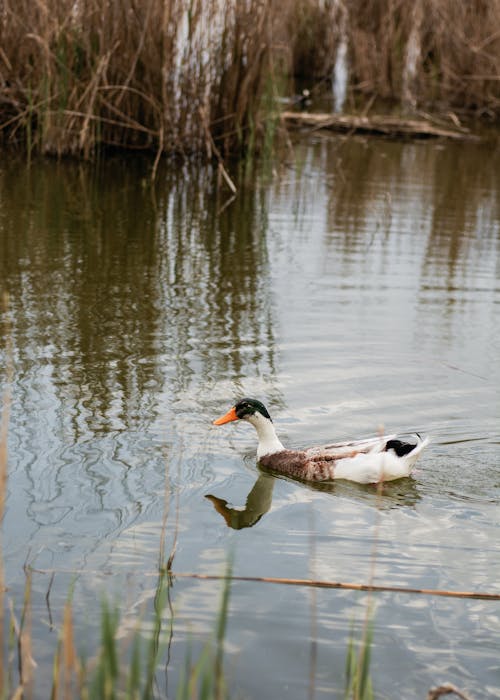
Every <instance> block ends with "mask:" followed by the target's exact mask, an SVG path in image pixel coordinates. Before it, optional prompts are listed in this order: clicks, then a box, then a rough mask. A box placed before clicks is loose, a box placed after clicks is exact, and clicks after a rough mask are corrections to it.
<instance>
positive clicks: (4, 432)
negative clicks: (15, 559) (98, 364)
mask: <svg viewBox="0 0 500 700" xmlns="http://www.w3.org/2000/svg"><path fill="white" fill-rule="evenodd" d="M2 306H3V309H2V310H3V312H4V314H5V318H6V332H5V338H6V343H5V388H4V392H3V397H2V412H1V420H0V643H1V645H2V648H1V649H0V693H2V691H3V688H4V687H5V673H4V654H3V650H4V649H5V644H4V639H5V619H4V609H5V608H4V606H5V599H4V594H5V571H4V565H3V541H2V524H3V518H4V514H5V497H6V493H7V436H8V431H9V418H10V405H11V401H12V380H13V377H14V361H13V349H12V330H11V328H10V323H9V316H8V313H9V297H8V294H7V293H6V292H5V293H4V295H3V299H2Z"/></svg>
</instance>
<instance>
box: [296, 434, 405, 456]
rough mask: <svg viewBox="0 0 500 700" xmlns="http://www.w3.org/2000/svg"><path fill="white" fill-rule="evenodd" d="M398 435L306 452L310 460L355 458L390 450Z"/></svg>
mask: <svg viewBox="0 0 500 700" xmlns="http://www.w3.org/2000/svg"><path fill="white" fill-rule="evenodd" d="M395 439H396V435H379V436H377V437H371V438H366V439H363V440H350V441H345V442H333V443H329V444H328V445H321V446H319V447H309V448H307V449H306V450H305V453H306V455H307V456H308V457H309V458H310V459H317V458H318V457H324V458H325V459H327V460H331V459H341V458H342V457H354V456H355V455H357V454H360V453H362V454H367V453H368V452H370V453H376V452H383V451H384V450H386V449H388V445H390V444H391V441H395Z"/></svg>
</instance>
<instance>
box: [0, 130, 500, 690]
mask: <svg viewBox="0 0 500 700" xmlns="http://www.w3.org/2000/svg"><path fill="white" fill-rule="evenodd" d="M498 158H499V153H498V151H497V150H496V148H494V147H491V146H483V145H477V144H452V143H436V142H426V143H406V144H402V143H396V142H389V141H383V140H378V139H373V140H363V139H356V138H351V139H344V138H334V137H326V136H320V135H318V136H317V137H315V138H313V139H311V138H309V139H308V140H305V139H301V140H300V141H299V142H298V143H295V144H294V145H293V152H291V153H290V159H289V161H288V163H287V164H284V165H276V170H275V171H269V169H268V170H267V171H266V172H262V173H260V174H258V175H256V176H254V177H253V178H248V177H247V179H246V180H245V181H243V180H238V179H237V175H236V174H235V175H234V177H235V180H237V184H238V194H237V196H236V197H235V198H234V199H231V194H230V192H229V191H228V190H227V188H225V185H224V183H223V182H222V183H220V182H219V181H218V178H217V173H216V172H213V171H212V170H210V169H207V168H197V167H195V166H183V165H178V164H175V163H170V164H163V166H162V168H161V169H160V171H159V175H158V178H157V181H156V183H155V185H154V187H152V186H151V185H150V182H149V179H148V176H149V168H150V164H149V163H145V162H143V161H140V160H136V159H132V158H130V157H123V158H119V157H116V158H115V157H113V158H111V159H110V160H108V161H106V162H104V163H102V164H100V165H99V166H98V167H95V168H91V167H89V166H86V165H79V164H75V163H72V162H61V163H54V162H45V163H32V164H31V167H29V168H28V167H26V166H25V165H24V164H23V163H21V162H18V161H16V160H12V159H11V160H9V159H7V158H4V159H3V161H2V163H1V164H0V246H1V247H0V266H1V267H0V269H1V274H2V287H3V289H5V290H8V292H9V297H10V298H9V307H8V313H7V312H5V310H3V311H2V320H3V321H2V325H1V348H2V366H5V360H6V356H7V355H6V345H7V339H8V338H9V337H10V338H11V339H12V343H13V358H14V380H13V385H12V410H11V420H10V427H9V438H8V439H9V479H8V494H7V503H6V515H5V521H4V534H3V558H4V565H5V578H6V584H7V586H8V591H7V593H6V600H5V605H6V607H7V606H8V605H9V604H12V605H13V606H14V610H15V611H16V615H18V616H19V615H20V611H21V608H22V599H23V590H24V586H25V579H26V575H27V572H29V571H31V587H32V598H31V609H32V613H31V615H32V617H31V625H32V632H31V634H32V637H33V642H32V644H33V649H32V653H33V657H34V659H35V661H36V662H37V664H38V668H37V670H36V679H37V680H36V686H35V693H34V696H35V697H40V698H46V697H48V693H49V690H50V684H51V673H52V669H51V663H52V661H51V660H52V657H53V654H54V650H55V648H56V645H57V640H58V634H59V629H60V625H61V620H62V614H63V607H64V603H65V601H66V600H67V598H68V595H69V590H70V587H71V586H72V585H74V592H73V610H74V615H75V625H76V629H77V640H78V644H79V648H80V649H83V650H86V651H87V653H89V651H91V650H92V649H93V648H94V647H95V644H96V640H97V639H98V637H99V626H100V610H101V601H102V599H103V598H104V596H106V597H108V598H109V599H112V600H116V601H117V602H118V603H119V605H120V608H121V615H122V617H121V624H120V634H121V635H122V636H123V637H124V638H126V637H127V634H129V632H130V630H131V629H134V628H135V626H136V624H137V620H138V619H142V620H143V624H144V626H145V627H147V626H148V624H149V617H148V614H149V613H148V611H149V610H150V609H151V606H152V604H153V601H154V595H155V586H156V583H157V577H158V564H159V561H161V557H164V558H167V557H168V556H169V555H172V556H173V563H172V568H173V571H174V574H175V572H177V573H178V574H182V573H184V574H186V573H200V574H211V575H220V574H223V573H224V572H225V570H226V566H227V562H228V560H229V559H231V558H232V562H233V563H232V567H233V574H234V575H236V576H252V577H287V578H313V579H319V580H324V581H338V582H349V583H370V582H373V583H375V584H377V585H389V586H399V587H401V588H405V587H412V588H436V589H437V588H438V589H444V590H451V591H478V592H488V593H497V594H499V593H500V509H499V506H498V501H499V497H500V460H499V451H500V450H499V446H500V397H499V393H500V362H499V359H500V283H499V273H500V169H499V168H498ZM8 319H10V321H9V322H8ZM2 382H3V384H4V385H5V372H4V371H2ZM245 395H247V396H253V397H256V398H259V399H261V400H262V401H264V403H265V404H266V405H267V406H268V409H269V411H270V413H271V415H272V416H273V419H274V422H275V424H276V427H277V430H278V432H279V434H280V437H281V438H282V441H283V442H285V443H286V444H287V445H292V446H299V445H308V444H309V445H310V444H321V443H322V442H326V441H331V440H332V439H339V440H340V439H344V438H355V437H363V436H368V435H372V434H376V433H378V432H379V431H380V430H381V429H385V430H387V431H390V432H399V431H402V432H408V431H415V430H416V431H419V432H420V433H422V434H425V435H429V436H430V437H431V444H430V445H429V447H428V448H427V449H426V450H425V452H424V453H423V455H422V457H421V459H420V461H419V463H418V465H417V466H418V469H417V470H416V472H415V474H414V475H413V476H412V477H411V478H408V479H403V480H400V481H397V482H393V483H391V484H388V485H386V486H384V488H383V490H382V492H381V493H377V490H376V489H375V488H374V487H372V486H358V485H356V484H350V483H348V482H340V481H339V482H336V483H335V484H334V485H332V486H330V487H329V488H324V487H323V488H311V487H308V486H306V485H304V484H301V483H297V482H294V481H291V480H288V479H284V478H274V477H272V476H270V475H266V474H261V473H260V472H259V470H258V468H257V466H256V461H255V448H256V436H255V433H254V431H253V430H252V428H251V427H250V426H248V425H244V424H234V423H233V424H230V425H226V426H222V427H214V426H213V425H212V420H213V419H214V418H216V417H218V416H219V415H221V414H222V413H224V412H225V411H226V410H227V409H228V408H229V407H230V406H231V405H232V404H233V403H234V400H235V399H237V398H239V397H241V396H245ZM207 496H211V497H212V498H207ZM247 499H248V502H247ZM245 504H246V507H245ZM228 525H229V526H230V527H228ZM222 588H223V584H222V583H221V582H220V581H218V580H198V579H193V578H186V577H182V576H177V577H175V576H174V579H173V585H172V587H171V589H170V602H171V611H170V609H168V610H167V611H166V612H165V615H164V625H165V634H166V636H167V638H168V649H167V648H165V650H164V652H162V656H161V666H160V669H159V671H158V674H157V683H156V689H155V692H156V694H157V696H158V697H175V694H176V687H177V684H178V680H179V673H180V671H181V668H182V667H183V665H184V663H185V659H186V654H187V653H188V648H192V650H193V654H194V656H196V654H197V653H198V652H199V650H200V649H201V647H202V645H203V644H204V643H205V642H206V641H207V639H209V638H210V635H211V634H212V632H213V630H214V629H215V625H216V620H217V612H218V610H219V605H220V599H221V592H222ZM367 610H369V611H371V612H370V613H369V614H370V615H371V617H372V624H373V651H372V665H371V674H372V682H373V686H374V689H375V695H376V697H378V698H391V699H392V698H425V697H426V694H427V691H428V690H429V688H430V687H432V686H435V685H439V684H440V683H443V682H451V683H453V684H455V685H456V686H458V687H459V688H461V689H462V690H463V691H465V692H467V693H469V694H470V695H471V697H473V698H475V699H476V700H477V699H479V698H500V653H499V652H500V642H499V632H500V603H499V602H498V601H497V602H495V601H491V600H477V599H472V600H467V599H459V598H447V597H436V596H424V595H416V594H415V595H410V594H407V593H403V592H383V593H373V594H371V595H369V594H368V593H366V592H362V591H353V590H324V589H310V588H305V587H303V586H284V585H278V584H268V583H258V582H245V581H235V582H234V583H233V584H232V585H231V588H230V603H229V616H228V621H227V631H226V639H225V657H224V673H225V677H226V679H227V683H228V687H229V691H230V693H231V695H232V696H234V697H243V698H281V697H287V698H288V700H294V699H295V698H297V699H299V698H301V699H302V698H304V697H309V698H314V697H316V698H321V697H327V696H328V697H335V698H341V697H343V696H344V684H345V680H344V667H345V659H346V651H347V646H348V643H349V639H350V638H354V639H355V640H358V639H359V638H360V637H361V634H362V630H363V627H364V624H365V619H366V615H367ZM6 614H7V616H8V615H9V613H8V612H7V613H6ZM171 614H172V618H171Z"/></svg>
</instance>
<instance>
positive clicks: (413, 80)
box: [0, 0, 500, 157]
mask: <svg viewBox="0 0 500 700" xmlns="http://www.w3.org/2000/svg"><path fill="white" fill-rule="evenodd" d="M498 27H500V0H415V1H414V2H411V3H409V2H407V1H406V0H352V1H351V2H345V0H324V1H323V2H321V1H320V0H285V2H277V0H247V1H246V2H237V1H236V0H229V1H228V2H225V1H224V0H121V1H120V2H118V1H117V0H107V1H106V2H101V0H1V2H0V134H2V135H3V140H4V141H5V142H7V143H18V142H22V143H23V145H25V146H26V147H27V149H28V152H32V151H33V150H35V151H38V152H41V153H48V154H57V155H61V154H67V153H68V154H79V155H83V156H84V157H90V156H91V155H93V154H94V153H95V151H96V148H97V147H99V146H101V145H114V146H119V147H127V148H134V149H147V150H154V151H156V153H157V154H158V155H159V154H160V153H162V152H172V151H176V152H200V151H203V150H204V151H205V152H206V153H207V154H208V155H209V156H212V155H216V156H219V155H224V154H227V153H228V152H234V151H236V150H241V149H244V148H246V147H250V148H252V149H254V148H255V147H257V146H259V145H262V144H263V143H265V139H266V134H267V135H268V134H269V133H272V132H273V129H274V127H275V125H276V119H275V118H274V116H273V115H274V112H275V111H276V102H275V100H274V98H275V97H276V94H277V90H278V86H279V85H280V86H282V87H283V86H285V85H288V83H287V81H288V79H291V78H293V77H294V76H300V77H301V78H302V79H304V78H307V80H308V84H309V85H310V87H312V88H314V85H315V84H316V85H318V84H319V83H322V82H323V81H325V80H326V81H327V82H328V81H329V79H330V76H331V71H332V69H333V67H334V64H335V56H336V52H337V49H338V46H339V43H340V42H341V40H342V37H344V39H346V40H347V46H348V52H347V58H348V67H349V95H350V100H351V101H350V106H351V107H352V106H354V105H355V104H356V102H357V100H356V96H357V95H361V96H367V97H370V98H373V97H379V98H383V99H390V100H393V101H396V102H397V103H403V104H405V105H407V106H410V107H424V108H426V109H434V110H436V109H437V110H438V111H444V112H446V111H449V110H451V111H456V112H460V111H463V110H465V111H474V112H477V113H479V114H480V115H482V116H488V117H490V118H493V119H496V118H497V117H498V115H499V113H500V32H499V31H498ZM284 91H285V92H289V90H288V89H284Z"/></svg>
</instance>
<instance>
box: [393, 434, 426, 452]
mask: <svg viewBox="0 0 500 700" xmlns="http://www.w3.org/2000/svg"><path fill="white" fill-rule="evenodd" d="M415 438H416V440H417V442H416V443H414V442H404V441H403V440H397V439H393V440H388V441H387V443H386V445H385V451H386V452H387V451H388V450H393V451H394V452H395V453H396V455H397V456H398V457H406V455H411V457H417V456H418V455H419V454H420V453H421V452H422V450H423V449H424V447H425V446H426V445H427V444H428V443H429V438H424V439H422V438H421V437H420V435H419V434H418V433H415Z"/></svg>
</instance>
